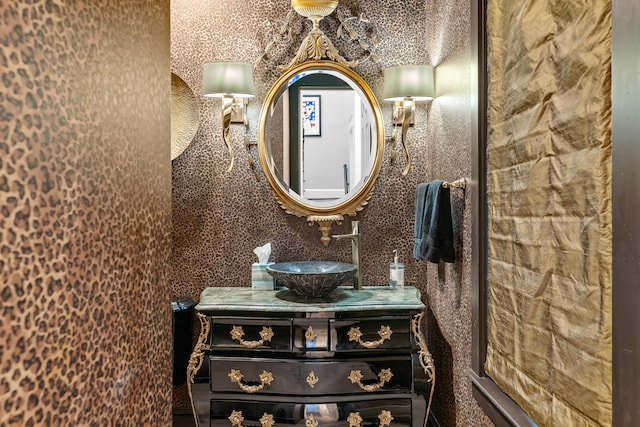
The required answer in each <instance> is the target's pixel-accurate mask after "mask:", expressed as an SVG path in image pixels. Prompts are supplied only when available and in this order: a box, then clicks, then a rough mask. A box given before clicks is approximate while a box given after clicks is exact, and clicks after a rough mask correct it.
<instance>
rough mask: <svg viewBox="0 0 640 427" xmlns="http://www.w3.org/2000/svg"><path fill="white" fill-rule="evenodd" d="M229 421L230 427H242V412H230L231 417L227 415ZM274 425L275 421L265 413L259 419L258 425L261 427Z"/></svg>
mask: <svg viewBox="0 0 640 427" xmlns="http://www.w3.org/2000/svg"><path fill="white" fill-rule="evenodd" d="M229 421H231V425H232V426H233V427H242V422H243V421H244V417H243V416H242V411H233V412H231V415H229ZM274 424H275V421H274V420H273V415H271V414H267V413H266V412H265V413H264V414H262V417H260V425H261V426H262V427H273V425H274Z"/></svg>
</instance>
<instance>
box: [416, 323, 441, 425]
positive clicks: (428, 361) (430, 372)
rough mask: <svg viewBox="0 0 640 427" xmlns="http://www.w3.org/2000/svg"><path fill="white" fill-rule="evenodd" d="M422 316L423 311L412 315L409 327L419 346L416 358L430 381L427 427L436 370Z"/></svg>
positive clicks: (426, 416)
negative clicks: (426, 340)
mask: <svg viewBox="0 0 640 427" xmlns="http://www.w3.org/2000/svg"><path fill="white" fill-rule="evenodd" d="M422 316H424V313H422V312H421V313H418V314H416V315H414V316H413V319H411V329H412V330H413V336H414V337H415V339H416V342H417V343H418V346H419V347H420V352H419V353H418V360H419V361H420V366H422V369H424V373H425V374H426V375H427V377H428V381H429V382H430V383H431V391H430V392H429V401H428V402H427V412H426V413H425V415H424V427H427V421H428V419H429V411H430V410H431V399H432V398H433V388H434V386H435V383H436V370H435V366H434V364H433V358H432V357H431V353H430V352H429V349H428V348H427V344H426V343H425V339H424V336H423V335H422V326H421V322H422Z"/></svg>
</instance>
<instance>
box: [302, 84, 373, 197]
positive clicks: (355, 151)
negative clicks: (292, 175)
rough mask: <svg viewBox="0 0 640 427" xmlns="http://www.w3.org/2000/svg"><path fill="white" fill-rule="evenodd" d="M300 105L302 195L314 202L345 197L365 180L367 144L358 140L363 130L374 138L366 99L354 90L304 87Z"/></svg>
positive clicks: (368, 152) (360, 139)
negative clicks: (366, 118)
mask: <svg viewBox="0 0 640 427" xmlns="http://www.w3.org/2000/svg"><path fill="white" fill-rule="evenodd" d="M299 106H300V107H299V108H300V117H302V118H303V126H301V127H300V141H302V156H301V158H300V169H299V170H300V183H301V195H302V196H303V197H304V198H305V199H309V200H314V201H325V200H326V201H330V200H334V199H338V198H340V197H343V196H344V195H345V194H347V193H348V192H349V190H350V189H352V188H353V186H354V185H357V184H358V183H359V182H360V181H361V180H362V178H363V176H362V174H363V170H364V168H365V166H366V165H367V164H368V163H367V162H368V161H369V159H368V156H369V155H370V150H369V149H365V148H366V147H367V144H356V143H355V141H363V133H364V134H365V138H364V140H366V139H367V138H369V139H370V136H368V135H370V123H363V120H362V117H363V114H362V113H363V108H362V101H361V100H360V97H359V96H358V95H357V94H356V92H355V91H353V90H351V89H342V88H336V89H322V90H319V89H301V90H300V102H299ZM367 128H369V129H367ZM363 146H364V147H363Z"/></svg>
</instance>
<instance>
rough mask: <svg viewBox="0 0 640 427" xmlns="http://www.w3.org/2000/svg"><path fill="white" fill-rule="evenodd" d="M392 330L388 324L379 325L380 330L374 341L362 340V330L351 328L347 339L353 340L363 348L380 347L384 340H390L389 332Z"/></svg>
mask: <svg viewBox="0 0 640 427" xmlns="http://www.w3.org/2000/svg"><path fill="white" fill-rule="evenodd" d="M392 333H393V331H392V330H391V327H390V326H380V330H379V331H378V335H379V336H380V339H379V340H375V341H362V332H361V331H360V328H357V327H356V328H351V329H349V332H348V334H347V335H348V336H349V341H355V342H357V343H358V344H360V345H361V346H363V347H364V348H377V347H380V346H381V345H382V344H383V343H384V342H385V340H391V334H392Z"/></svg>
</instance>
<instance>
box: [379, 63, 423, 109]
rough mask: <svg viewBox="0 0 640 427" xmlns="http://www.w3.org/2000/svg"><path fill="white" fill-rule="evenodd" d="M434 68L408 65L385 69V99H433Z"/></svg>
mask: <svg viewBox="0 0 640 427" xmlns="http://www.w3.org/2000/svg"><path fill="white" fill-rule="evenodd" d="M433 97H434V90H433V68H432V67H430V66H428V65H406V66H398V67H390V68H387V69H385V70H384V99H385V100H386V101H402V100H403V99H406V98H412V99H413V100H414V101H426V100H429V99H433Z"/></svg>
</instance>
